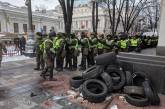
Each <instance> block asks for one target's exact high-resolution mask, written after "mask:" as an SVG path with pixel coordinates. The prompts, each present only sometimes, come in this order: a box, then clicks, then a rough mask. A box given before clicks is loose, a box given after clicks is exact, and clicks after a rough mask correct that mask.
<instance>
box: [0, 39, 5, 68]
mask: <svg viewBox="0 0 165 109" xmlns="http://www.w3.org/2000/svg"><path fill="white" fill-rule="evenodd" d="M3 52H5V53H6V52H7V50H6V48H5V46H4V44H3V43H2V39H0V68H1V62H2V54H3Z"/></svg>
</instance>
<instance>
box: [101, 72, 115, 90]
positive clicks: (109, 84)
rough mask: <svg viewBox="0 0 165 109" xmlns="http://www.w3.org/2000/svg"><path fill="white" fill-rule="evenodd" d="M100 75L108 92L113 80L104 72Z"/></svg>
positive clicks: (111, 88)
mask: <svg viewBox="0 0 165 109" xmlns="http://www.w3.org/2000/svg"><path fill="white" fill-rule="evenodd" d="M101 77H102V79H103V81H104V82H105V84H106V85H107V88H108V92H111V91H112V90H113V82H112V78H111V76H109V75H108V74H107V73H106V72H104V73H102V74H101Z"/></svg>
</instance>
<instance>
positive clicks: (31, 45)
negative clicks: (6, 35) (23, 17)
mask: <svg viewBox="0 0 165 109" xmlns="http://www.w3.org/2000/svg"><path fill="white" fill-rule="evenodd" d="M25 5H26V6H27V7H28V24H29V30H28V37H27V43H26V51H25V55H26V56H29V57H33V56H34V52H33V51H34V44H35V41H34V33H33V24H32V9H31V0H26V2H25Z"/></svg>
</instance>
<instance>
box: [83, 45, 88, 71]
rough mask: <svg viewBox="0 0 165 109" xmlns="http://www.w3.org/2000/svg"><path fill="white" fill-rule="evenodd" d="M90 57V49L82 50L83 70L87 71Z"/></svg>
mask: <svg viewBox="0 0 165 109" xmlns="http://www.w3.org/2000/svg"><path fill="white" fill-rule="evenodd" d="M87 57H88V48H82V68H83V69H86V65H87Z"/></svg>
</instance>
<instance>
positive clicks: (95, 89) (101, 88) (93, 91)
mask: <svg viewBox="0 0 165 109" xmlns="http://www.w3.org/2000/svg"><path fill="white" fill-rule="evenodd" d="M107 92H108V88H107V86H106V84H105V83H103V82H102V81H100V80H96V79H90V80H87V81H85V82H84V83H83V85H82V95H83V98H84V99H86V100H88V101H89V102H93V103H100V102H103V101H104V100H105V98H106V96H107Z"/></svg>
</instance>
